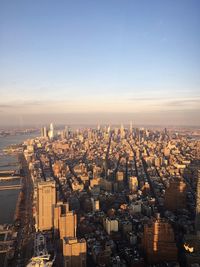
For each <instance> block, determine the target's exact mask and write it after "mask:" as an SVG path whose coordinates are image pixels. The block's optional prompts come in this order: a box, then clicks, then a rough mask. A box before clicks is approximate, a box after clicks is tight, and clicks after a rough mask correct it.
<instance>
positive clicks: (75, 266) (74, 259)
mask: <svg viewBox="0 0 200 267" xmlns="http://www.w3.org/2000/svg"><path fill="white" fill-rule="evenodd" d="M86 251H87V246H86V241H85V239H77V238H73V237H71V238H67V237H65V238H64V239H63V258H64V267H86Z"/></svg>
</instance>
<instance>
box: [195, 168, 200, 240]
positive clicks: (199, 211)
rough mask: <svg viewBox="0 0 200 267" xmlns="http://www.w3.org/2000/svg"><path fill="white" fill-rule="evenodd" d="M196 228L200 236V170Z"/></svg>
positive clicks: (199, 174) (199, 172)
mask: <svg viewBox="0 0 200 267" xmlns="http://www.w3.org/2000/svg"><path fill="white" fill-rule="evenodd" d="M195 228H196V233H197V234H198V235H200V170H198V176H197V190H196V219H195Z"/></svg>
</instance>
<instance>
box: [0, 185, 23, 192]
mask: <svg viewBox="0 0 200 267" xmlns="http://www.w3.org/2000/svg"><path fill="white" fill-rule="evenodd" d="M21 188H22V185H3V186H0V191H2V190H11V189H12V190H14V189H21Z"/></svg>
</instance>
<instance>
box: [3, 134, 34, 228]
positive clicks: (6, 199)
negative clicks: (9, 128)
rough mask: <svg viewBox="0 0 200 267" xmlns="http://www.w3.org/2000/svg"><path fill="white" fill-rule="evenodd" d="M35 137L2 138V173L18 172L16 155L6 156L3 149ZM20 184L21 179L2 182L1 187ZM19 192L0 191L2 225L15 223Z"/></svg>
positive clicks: (25, 135)
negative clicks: (7, 171) (6, 171)
mask: <svg viewBox="0 0 200 267" xmlns="http://www.w3.org/2000/svg"><path fill="white" fill-rule="evenodd" d="M33 137H36V134H35V133H34V134H23V135H15V136H5V137H0V171H5V170H16V169H17V168H18V161H17V157H16V155H6V154H4V153H3V149H4V148H6V147H7V146H10V145H13V144H20V143H22V142H23V141H25V140H27V139H30V138H33ZM19 183H20V179H17V180H16V179H15V180H12V181H4V182H3V181H1V182H0V186H1V185H16V184H19ZM19 192H20V190H19V189H13V190H4V191H0V224H4V223H12V222H13V218H14V213H15V208H16V202H17V199H18V195H19Z"/></svg>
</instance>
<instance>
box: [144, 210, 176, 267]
mask: <svg viewBox="0 0 200 267" xmlns="http://www.w3.org/2000/svg"><path fill="white" fill-rule="evenodd" d="M143 246H144V249H145V252H146V255H147V260H148V262H149V263H160V262H163V261H176V260H177V247H176V244H175V238H174V232H173V229H172V227H171V225H170V224H169V223H168V222H167V221H166V220H164V219H161V218H160V216H159V214H158V215H157V218H156V219H154V220H152V222H151V224H146V225H145V226H144V236H143Z"/></svg>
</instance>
